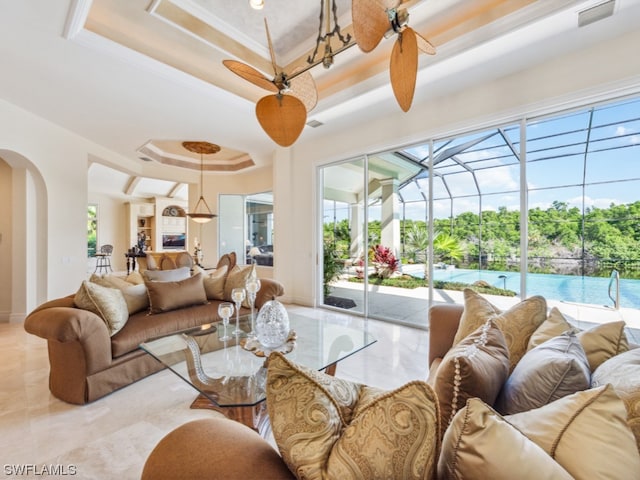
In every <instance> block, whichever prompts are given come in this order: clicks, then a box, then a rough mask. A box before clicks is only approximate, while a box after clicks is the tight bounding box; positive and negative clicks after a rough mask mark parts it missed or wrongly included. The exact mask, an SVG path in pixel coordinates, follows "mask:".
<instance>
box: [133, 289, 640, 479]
mask: <svg viewBox="0 0 640 480" xmlns="http://www.w3.org/2000/svg"><path fill="white" fill-rule="evenodd" d="M429 320H430V341H429V344H430V351H429V367H430V368H429V374H428V379H427V381H426V382H425V381H413V382H409V383H408V384H407V385H404V386H401V387H399V388H398V389H396V390H393V391H388V392H382V391H379V390H377V389H375V388H372V387H368V386H366V385H359V384H356V383H353V382H349V381H346V380H341V379H339V378H334V377H328V376H326V375H324V374H322V373H320V372H312V371H308V370H307V369H305V368H303V367H300V366H296V365H294V364H292V363H291V362H289V361H288V360H287V359H286V357H284V356H283V355H281V354H278V353H273V354H271V356H270V357H269V360H268V362H269V363H268V372H267V375H268V376H267V387H266V389H267V408H268V412H269V416H270V419H271V423H272V429H273V436H274V440H275V444H276V446H277V448H273V447H272V446H271V444H270V443H269V442H267V441H266V440H262V439H261V438H260V437H259V435H258V434H257V433H255V432H252V431H251V430H250V429H249V428H248V427H246V426H244V425H242V424H240V423H237V422H233V421H231V420H227V419H223V418H215V419H203V420H196V421H193V422H189V423H187V424H184V425H182V426H180V427H178V428H177V429H175V430H174V431H172V432H170V433H169V434H167V435H166V436H165V437H164V438H163V439H162V440H161V441H160V443H159V444H158V445H157V446H156V447H155V449H154V450H153V451H152V452H151V454H150V455H149V457H148V459H147V461H146V463H145V466H144V470H143V474H142V478H143V479H144V480H147V479H156V480H162V479H165V478H166V479H168V478H175V475H176V474H177V472H179V474H180V476H181V477H183V478H202V479H206V478H208V479H217V478H225V479H236V478H237V479H240V478H305V479H312V478H318V479H320V478H322V479H325V478H341V479H349V478H365V479H366V478H386V479H394V478H397V479H403V480H404V479H411V478H416V479H417V478H420V479H436V478H437V479H463V478H464V479H476V478H477V479H486V478H491V479H494V480H499V479H512V478H518V479H525V480H527V479H539V478H558V479H564V478H566V479H571V478H575V479H593V478H598V479H604V478H606V479H620V480H623V479H625V480H626V479H631V478H640V349H639V348H637V345H633V344H629V343H628V342H627V340H626V337H625V336H624V332H623V329H624V325H616V323H617V322H614V323H613V324H605V326H598V327H595V328H594V329H590V330H587V331H578V330H577V329H576V328H575V327H573V326H572V325H571V324H570V322H569V321H568V320H567V319H566V318H564V317H563V316H562V314H560V312H559V311H557V309H551V311H549V310H548V309H547V307H546V302H545V301H544V299H543V298H542V297H532V298H531V299H526V300H524V301H523V302H521V303H520V304H518V305H516V306H515V307H513V308H512V309H509V310H507V311H501V310H499V309H498V308H496V307H495V306H493V305H492V304H491V303H490V302H489V301H487V300H486V299H484V298H481V297H480V296H479V295H478V294H476V293H475V292H472V291H465V304H464V305H455V304H446V305H435V306H433V307H432V308H431V309H430V312H429ZM478 325H479V326H478ZM559 343H560V347H558V344H559ZM533 367H535V368H533ZM532 372H533V375H531V374H532ZM527 374H528V376H527ZM521 375H522V378H519V377H520V376H521ZM426 376H427V374H425V377H426ZM443 377H444V378H443ZM584 377H586V383H584V382H585V378H584ZM553 378H555V380H553ZM496 379H497V380H496ZM567 380H569V383H571V382H573V389H571V388H568V386H567V385H565V383H566V381H567ZM581 382H582V383H581ZM519 383H520V385H521V386H524V387H529V388H528V390H527V394H526V395H524V396H522V395H520V397H519V396H518V395H517V394H515V393H517V390H518V389H517V388H516V387H517V386H518V384H519ZM449 384H453V386H454V388H450V387H451V385H449ZM550 385H552V387H550ZM581 385H582V387H581ZM581 388H583V389H581ZM543 391H546V393H544V394H543V395H542V400H540V395H538V394H539V393H541V392H543ZM514 392H515V393H514ZM509 394H511V397H513V401H511V400H505V396H508V395H509ZM555 396H558V398H555ZM452 397H454V398H452ZM540 401H541V404H540V405H539V406H535V407H534V408H531V405H527V402H533V403H535V402H540ZM452 408H453V409H454V410H456V411H453V412H452ZM498 409H500V410H506V411H505V412H504V413H499V411H498ZM516 410H517V413H515V411H516ZM194 444H198V445H200V446H202V447H204V448H205V449H206V451H208V452H215V455H212V456H202V455H201V454H200V452H199V451H197V450H196V449H192V448H190V447H189V445H194ZM247 451H251V452H256V457H255V458H256V459H259V460H258V461H257V463H258V464H257V465H256V462H254V461H253V460H254V458H252V455H246V454H245V453H244V452H247ZM235 458H243V461H242V462H236V461H233V460H229V461H225V459H235ZM245 460H246V461H245ZM283 467H287V468H286V469H283Z"/></svg>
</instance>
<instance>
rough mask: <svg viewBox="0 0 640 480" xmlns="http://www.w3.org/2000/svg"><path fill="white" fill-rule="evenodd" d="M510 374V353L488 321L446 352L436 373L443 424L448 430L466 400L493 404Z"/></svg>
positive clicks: (491, 322)
mask: <svg viewBox="0 0 640 480" xmlns="http://www.w3.org/2000/svg"><path fill="white" fill-rule="evenodd" d="M508 372H509V351H508V350H507V345H506V343H505V340H504V335H502V332H501V331H500V329H499V328H498V327H497V326H496V325H495V324H494V323H493V321H491V320H488V321H487V322H486V323H485V324H484V325H483V326H481V327H480V328H479V329H477V330H476V331H475V332H473V333H472V334H471V335H468V336H467V337H466V338H465V339H464V340H462V341H461V342H460V343H458V344H457V345H456V346H455V347H453V348H452V349H451V350H449V351H448V352H447V354H446V355H445V356H444V358H443V359H442V362H441V363H440V366H439V367H438V371H437V372H436V377H435V382H434V385H435V386H434V390H435V391H436V395H437V397H438V401H439V403H440V419H441V420H440V425H441V427H442V429H443V430H444V429H446V428H447V426H448V425H449V423H450V422H451V420H452V419H453V416H454V415H455V414H456V412H457V411H458V410H459V409H461V408H462V407H464V405H465V403H466V402H467V399H469V398H472V397H478V398H481V399H482V400H483V401H485V402H486V403H488V404H490V405H493V402H495V400H496V398H497V397H498V393H500V389H501V388H502V385H503V384H504V382H505V380H506V379H507V375H508Z"/></svg>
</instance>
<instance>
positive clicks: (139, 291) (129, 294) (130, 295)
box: [89, 274, 149, 315]
mask: <svg viewBox="0 0 640 480" xmlns="http://www.w3.org/2000/svg"><path fill="white" fill-rule="evenodd" d="M89 280H90V281H91V282H92V283H97V284H98V285H102V286H103V287H109V288H117V289H118V290H120V291H121V292H122V295H123V296H124V300H125V302H127V310H128V311H129V315H133V314H134V313H137V312H141V311H142V310H146V309H147V308H149V296H148V295H147V287H146V286H145V285H144V282H143V284H142V285H133V284H131V283H129V282H128V281H126V280H124V279H123V278H120V277H116V276H114V275H105V276H104V277H100V276H98V275H95V274H94V275H91V278H90V279H89Z"/></svg>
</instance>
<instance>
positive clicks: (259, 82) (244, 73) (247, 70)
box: [222, 60, 278, 92]
mask: <svg viewBox="0 0 640 480" xmlns="http://www.w3.org/2000/svg"><path fill="white" fill-rule="evenodd" d="M222 64H223V65H224V66H225V67H227V68H228V69H229V70H231V71H232V72H233V73H235V74H236V75H238V76H239V77H242V78H244V79H245V80H246V81H248V82H251V83H253V84H254V85H256V86H258V87H260V88H264V89H265V90H268V91H270V92H277V91H278V87H276V85H275V84H274V83H273V82H272V81H271V80H269V79H268V78H267V77H265V76H264V75H263V74H262V73H260V72H259V71H258V70H256V69H255V68H253V67H251V66H249V65H247V64H246V63H242V62H237V61H236V60H223V61H222Z"/></svg>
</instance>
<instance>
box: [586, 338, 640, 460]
mask: <svg viewBox="0 0 640 480" xmlns="http://www.w3.org/2000/svg"><path fill="white" fill-rule="evenodd" d="M608 383H609V384H611V385H612V386H613V388H614V390H615V391H616V393H617V394H618V396H619V397H620V398H621V399H622V401H623V402H624V406H625V407H626V409H627V424H628V425H629V428H631V431H632V432H633V434H634V435H635V437H636V446H637V447H638V452H640V348H633V349H631V350H629V351H628V352H625V353H621V354H620V355H616V356H615V357H613V358H610V359H609V360H607V361H606V362H604V363H603V364H602V365H600V366H599V367H598V368H596V371H595V372H593V375H592V376H591V386H592V387H599V386H601V385H606V384H608Z"/></svg>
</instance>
